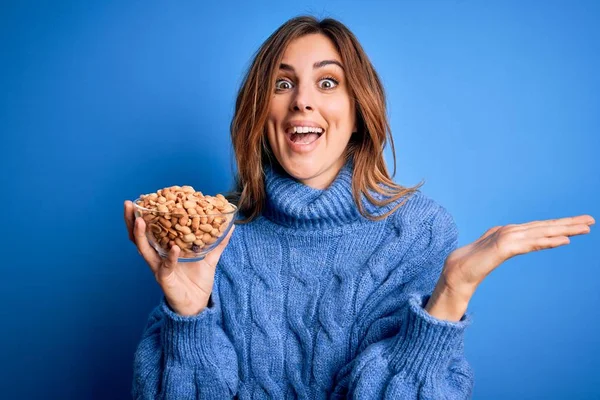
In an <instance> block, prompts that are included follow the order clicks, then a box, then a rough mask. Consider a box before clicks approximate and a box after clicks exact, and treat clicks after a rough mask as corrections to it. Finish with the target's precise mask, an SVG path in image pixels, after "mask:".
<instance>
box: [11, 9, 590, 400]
mask: <svg viewBox="0 0 600 400" xmlns="http://www.w3.org/2000/svg"><path fill="white" fill-rule="evenodd" d="M304 13H311V14H314V15H316V16H319V17H326V16H331V17H334V18H338V19H340V20H341V21H342V22H344V23H345V24H347V26H348V27H349V28H350V29H351V30H353V32H354V33H355V34H356V35H357V37H358V38H359V40H360V41H361V42H362V44H363V46H364V48H365V50H366V51H367V53H368V54H369V56H370V57H371V60H372V62H373V63H374V65H375V67H376V69H377V70H378V72H379V73H380V75H381V78H382V80H383V82H384V84H385V88H386V90H387V94H388V105H389V117H390V121H391V126H392V131H393V135H394V139H395V144H396V153H397V156H398V165H397V167H398V169H397V173H396V176H395V180H396V181H397V182H399V183H401V184H404V185H414V184H416V183H418V182H420V181H421V180H422V179H424V180H425V181H426V184H425V186H424V187H423V189H422V190H423V192H424V193H426V194H427V195H429V196H431V197H433V198H434V199H435V200H436V201H438V202H439V203H441V204H442V205H444V206H445V207H446V208H448V209H449V211H450V212H451V213H452V214H453V215H454V217H455V219H456V222H457V224H458V226H459V230H460V245H461V246H462V245H466V244H468V243H470V242H472V241H474V240H476V239H477V238H478V237H480V236H481V235H482V234H483V233H484V232H485V231H486V230H487V229H488V228H490V227H492V226H495V225H503V224H508V223H524V222H528V221H532V220H537V219H548V218H557V217H565V216H571V215H579V214H591V215H593V216H594V217H595V218H596V219H598V218H600V205H599V201H598V200H599V199H598V196H599V194H600V161H599V160H598V152H599V151H600V139H599V128H600V113H599V110H600V73H599V71H600V27H599V24H598V21H599V20H600V2H597V1H590V2H583V1H573V2H569V1H566V0H565V1H519V2H517V1H515V2H509V1H495V2H492V1H485V2H482V1H468V0H464V1H459V0H456V1H410V2H409V1H397V2H393V1H362V2H359V1H356V2H348V1H327V2H324V1H312V2H311V1H296V2H281V3H280V2H256V3H251V4H250V3H246V2H239V3H238V2H231V1H222V2H210V3H208V2H200V1H175V2H173V1H170V2H169V1H163V2H158V1H112V2H109V1H97V2H90V1H80V2H66V1H63V2H60V1H52V2H51V1H39V2H25V1H14V2H12V3H11V2H6V1H4V2H2V5H1V6H0V55H1V62H0V133H1V137H2V158H1V163H2V164H1V167H2V174H1V181H0V184H1V186H0V188H1V190H2V194H1V197H0V198H1V199H2V201H1V202H0V204H1V206H0V208H1V209H2V210H3V211H4V212H3V213H2V216H3V224H2V230H1V233H0V235H1V238H2V240H1V241H0V243H1V246H2V259H3V261H2V263H1V267H0V268H1V269H2V275H1V278H0V300H1V303H0V304H2V307H0V313H1V314H0V318H1V319H0V321H2V322H1V326H0V338H1V341H0V343H1V345H2V348H1V349H0V350H1V351H0V356H1V357H2V363H1V367H0V368H1V369H2V371H1V373H0V397H2V398H5V399H17V398H18V399H59V398H60V399H126V398H129V397H130V396H129V391H130V387H131V376H132V360H133V353H134V351H135V348H136V346H137V343H138V341H139V339H140V337H141V333H142V329H143V327H144V324H145V322H146V318H147V316H148V314H149V312H150V311H151V309H152V308H153V307H154V306H156V305H157V304H158V301H159V298H160V291H159V288H158V285H157V284H156V282H155V280H154V278H153V276H152V275H151V273H150V272H149V270H148V268H147V267H146V265H145V263H144V262H143V260H142V259H141V258H140V257H139V256H138V253H137V252H136V250H135V247H134V246H133V245H132V244H131V243H130V242H129V241H128V239H127V235H126V230H125V226H124V223H123V219H122V214H123V201H124V200H125V199H133V198H135V197H136V196H138V195H139V194H141V193H148V192H151V191H154V190H156V189H157V188H160V187H164V186H170V185H174V184H179V185H183V184H189V185H193V186H194V187H197V188H199V189H200V190H202V191H203V192H205V193H217V192H223V191H226V190H228V189H229V188H230V185H231V183H232V176H233V168H234V165H233V162H232V155H231V146H230V139H229V130H228V128H229V122H230V120H231V117H232V114H233V107H234V101H235V95H236V91H237V89H238V87H239V85H240V83H241V79H242V75H243V73H244V71H245V70H246V68H247V67H248V66H249V62H250V59H251V57H252V55H253V53H254V52H255V51H256V50H257V48H258V47H259V45H260V44H261V43H262V42H263V41H264V40H265V39H266V38H267V37H268V36H269V35H270V34H271V33H272V32H273V31H274V30H275V29H276V28H277V27H278V26H279V25H280V24H282V23H283V22H285V21H286V20H287V19H289V18H291V17H293V16H296V15H299V14H304ZM386 159H387V160H388V163H389V165H390V167H391V161H392V157H391V152H390V149H389V148H388V149H387V150H386ZM596 229H597V228H595V227H593V228H592V232H591V234H589V235H586V236H578V237H575V238H572V243H571V244H570V245H568V246H564V247H560V248H557V249H553V250H545V251H541V252H535V253H530V254H527V255H523V256H519V257H516V258H513V259H511V260H509V261H507V262H505V263H504V264H503V265H502V266H500V268H499V269H497V270H496V271H494V272H493V273H492V274H491V275H490V276H489V277H488V279H487V280H486V281H484V283H483V284H482V285H481V286H480V288H479V290H478V292H477V293H476V294H475V297H474V298H473V300H472V302H471V305H470V312H471V313H472V315H473V325H472V326H471V327H470V328H469V330H468V333H467V336H466V353H467V357H468V359H469V360H470V361H471V363H472V365H473V368H474V370H475V375H476V381H475V392H474V398H475V399H600V386H599V385H598V383H599V381H600V335H599V331H600V313H599V311H598V310H599V306H600V290H599V289H600V261H599V258H598V249H599V247H600V240H599V238H600V236H599V235H598V232H595V230H596Z"/></svg>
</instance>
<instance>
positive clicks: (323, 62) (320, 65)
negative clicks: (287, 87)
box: [279, 60, 344, 72]
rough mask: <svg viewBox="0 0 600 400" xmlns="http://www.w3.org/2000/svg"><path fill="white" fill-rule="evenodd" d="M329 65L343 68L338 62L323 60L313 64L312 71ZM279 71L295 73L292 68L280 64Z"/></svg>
mask: <svg viewBox="0 0 600 400" xmlns="http://www.w3.org/2000/svg"><path fill="white" fill-rule="evenodd" d="M330 64H334V65H337V66H338V67H340V68H341V69H342V70H343V69H344V66H343V65H342V63H340V62H339V61H336V60H323V61H317V62H316V63H314V64H313V69H318V68H323V67H324V66H326V65H330ZM279 69H283V70H285V71H291V72H295V71H294V67H292V66H291V65H289V64H284V63H281V64H280V65H279Z"/></svg>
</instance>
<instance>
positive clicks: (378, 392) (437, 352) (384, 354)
mask: <svg viewBox="0 0 600 400" xmlns="http://www.w3.org/2000/svg"><path fill="white" fill-rule="evenodd" d="M420 232H425V234H424V235H423V234H420V237H419V239H418V240H417V241H416V243H415V244H414V245H413V246H412V247H411V249H410V250H409V251H408V252H407V254H406V256H404V257H403V260H402V261H401V262H400V264H399V265H398V266H397V267H396V268H397V269H400V271H401V273H397V274H391V275H390V277H389V278H388V281H386V282H385V285H386V286H389V285H392V286H393V287H394V290H393V292H391V293H390V294H389V295H387V296H386V297H387V298H386V299H385V301H380V302H379V303H377V304H375V305H373V306H372V307H370V308H366V307H365V308H363V309H362V310H361V315H359V317H358V320H357V323H356V324H355V328H354V329H355V330H356V332H354V334H353V336H354V337H363V338H364V339H363V340H362V343H361V346H360V347H359V349H358V351H357V354H356V356H355V357H354V358H353V359H352V360H350V362H349V363H347V364H346V365H345V367H344V368H342V370H341V371H340V372H339V373H338V376H337V379H336V386H335V391H334V395H333V398H339V399H341V398H344V399H345V398H348V399H367V398H368V399H417V398H419V399H466V398H469V397H470V396H471V392H472V388H473V372H472V369H471V367H470V366H469V364H468V363H467V361H466V360H465V357H464V353H463V347H464V339H463V338H464V331H465V328H466V327H467V326H468V325H469V318H468V317H466V316H462V317H460V318H459V319H460V320H459V321H456V322H454V321H446V320H441V319H437V318H434V317H433V316H431V315H430V314H428V313H427V312H426V311H425V309H424V307H425V306H426V304H427V302H428V300H429V294H430V293H431V292H432V290H433V288H434V286H435V283H436V282H437V280H438V278H439V276H440V273H441V270H442V266H443V264H444V260H445V259H446V257H447V256H448V254H450V253H451V252H452V251H453V250H454V249H455V248H456V247H457V244H458V231H457V228H456V225H455V223H454V220H453V219H452V217H451V216H450V214H449V213H448V212H447V211H446V210H445V209H444V208H442V207H439V209H438V210H437V212H435V213H433V215H431V216H430V217H429V218H427V219H426V220H425V221H422V222H421V228H420ZM407 275H410V279H409V280H407V281H403V279H405V278H406V276H407ZM390 279H392V280H393V279H397V282H389V280H390ZM379 290H381V289H379ZM374 297H377V298H379V297H380V296H379V295H378V296H374ZM374 316H377V319H374V318H375V317H374ZM392 318H393V319H392ZM383 319H388V320H391V319H392V320H394V321H396V323H395V324H390V323H381V324H379V321H380V320H381V321H383ZM382 330H387V332H386V331H384V332H382ZM382 337H383V338H385V339H380V338H382ZM377 338H379V339H377Z"/></svg>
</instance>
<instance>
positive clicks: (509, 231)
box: [426, 215, 595, 321]
mask: <svg viewBox="0 0 600 400" xmlns="http://www.w3.org/2000/svg"><path fill="white" fill-rule="evenodd" d="M594 223H595V221H594V218H592V217H591V216H590V215H580V216H578V217H570V218H560V219H554V220H545V221H534V222H529V223H525V224H510V225H505V226H496V227H494V228H491V229H490V230H488V231H487V232H485V234H484V235H483V236H482V237H480V238H479V239H477V240H476V241H475V242H473V243H470V244H468V245H466V246H464V247H461V248H458V249H456V250H455V251H453V252H452V253H450V255H449V256H448V258H447V259H446V262H445V263H444V269H443V271H442V275H441V277H440V280H439V281H438V284H437V285H436V287H435V290H434V291H433V294H432V295H431V298H430V300H429V301H428V303H427V306H426V310H427V312H429V314H431V315H432V316H434V317H437V318H440V319H450V320H454V321H458V320H459V319H460V318H461V317H462V316H463V315H464V313H465V312H466V309H467V305H468V303H469V300H470V299H471V297H472V296H473V294H474V293H475V290H476V289H477V287H478V286H479V284H480V283H481V282H482V281H483V280H484V279H485V278H486V277H487V276H488V275H489V274H490V273H491V272H492V271H493V270H494V269H496V268H497V267H498V266H499V265H500V264H502V263H503V262H504V261H506V260H508V259H510V258H512V257H514V256H517V255H520V254H526V253H530V252H532V251H538V250H544V249H551V248H554V247H558V246H562V245H565V244H569V243H570V240H569V236H575V235H582V234H586V233H589V232H590V225H593V224H594Z"/></svg>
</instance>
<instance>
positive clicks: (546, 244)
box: [529, 236, 571, 251]
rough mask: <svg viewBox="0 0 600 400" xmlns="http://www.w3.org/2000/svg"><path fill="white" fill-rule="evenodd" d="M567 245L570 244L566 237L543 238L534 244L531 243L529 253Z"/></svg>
mask: <svg viewBox="0 0 600 400" xmlns="http://www.w3.org/2000/svg"><path fill="white" fill-rule="evenodd" d="M569 243H571V241H570V240H569V238H568V237H566V236H556V237H543V238H538V239H537V240H536V241H535V242H533V243H531V245H530V250H529V251H539V250H544V249H552V248H555V247H559V246H564V245H566V244H569Z"/></svg>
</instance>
